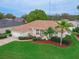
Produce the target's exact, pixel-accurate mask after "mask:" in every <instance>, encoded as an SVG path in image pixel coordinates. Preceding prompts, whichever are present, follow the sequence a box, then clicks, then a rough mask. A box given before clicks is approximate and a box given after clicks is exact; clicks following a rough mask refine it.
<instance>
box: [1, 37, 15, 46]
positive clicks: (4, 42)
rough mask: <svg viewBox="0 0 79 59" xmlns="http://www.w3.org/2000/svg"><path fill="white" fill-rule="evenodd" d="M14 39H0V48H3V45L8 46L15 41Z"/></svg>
mask: <svg viewBox="0 0 79 59" xmlns="http://www.w3.org/2000/svg"><path fill="white" fill-rule="evenodd" d="M15 40H16V39H15V38H13V37H9V38H5V39H0V46H3V45H5V44H8V43H10V42H12V41H15Z"/></svg>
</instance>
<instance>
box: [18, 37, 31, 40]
mask: <svg viewBox="0 0 79 59" xmlns="http://www.w3.org/2000/svg"><path fill="white" fill-rule="evenodd" d="M18 39H19V40H28V39H32V36H28V37H22V36H21V37H18Z"/></svg>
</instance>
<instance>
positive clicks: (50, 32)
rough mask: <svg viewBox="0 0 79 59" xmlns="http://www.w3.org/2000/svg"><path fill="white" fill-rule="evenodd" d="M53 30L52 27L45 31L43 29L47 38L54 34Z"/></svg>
mask: <svg viewBox="0 0 79 59" xmlns="http://www.w3.org/2000/svg"><path fill="white" fill-rule="evenodd" d="M55 33H56V32H55V30H54V29H52V28H51V27H49V28H48V29H47V30H46V31H44V35H45V36H46V37H47V38H51V37H52V35H53V34H55Z"/></svg>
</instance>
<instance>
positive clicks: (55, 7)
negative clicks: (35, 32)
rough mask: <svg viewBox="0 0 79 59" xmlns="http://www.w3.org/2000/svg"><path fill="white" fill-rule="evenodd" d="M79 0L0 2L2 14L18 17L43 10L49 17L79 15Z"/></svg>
mask: <svg viewBox="0 0 79 59" xmlns="http://www.w3.org/2000/svg"><path fill="white" fill-rule="evenodd" d="M77 5H79V0H0V12H3V13H5V14H7V13H12V14H14V15H16V16H17V17H19V16H22V15H24V14H28V13H29V12H30V11H32V10H35V9H42V10H44V11H45V12H46V13H47V14H48V15H55V14H62V13H69V14H73V15H74V14H78V13H79V11H78V10H77V9H76V6H77Z"/></svg>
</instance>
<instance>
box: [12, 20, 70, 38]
mask: <svg viewBox="0 0 79 59" xmlns="http://www.w3.org/2000/svg"><path fill="white" fill-rule="evenodd" d="M57 25H58V24H57V23H56V21H52V20H36V21H33V22H31V23H28V24H24V25H21V26H17V27H15V28H13V30H12V36H13V37H16V38H18V37H20V36H29V35H32V36H36V37H44V35H43V34H42V32H43V31H44V30H45V29H47V28H49V27H51V28H53V29H55V27H56V26H57ZM57 30H58V29H57ZM60 34H61V33H60V31H59V32H58V33H57V34H55V35H57V36H59V37H60ZM67 34H69V33H68V32H66V31H65V32H64V36H65V35H67Z"/></svg>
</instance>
